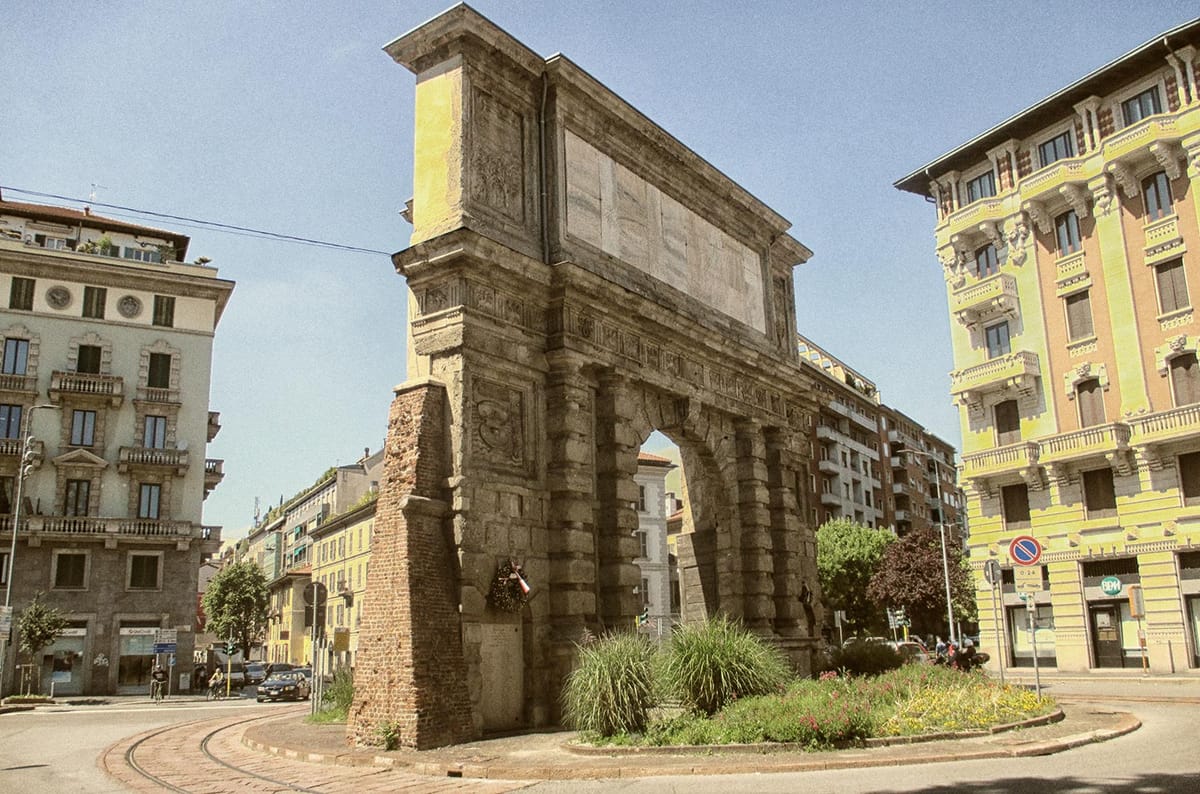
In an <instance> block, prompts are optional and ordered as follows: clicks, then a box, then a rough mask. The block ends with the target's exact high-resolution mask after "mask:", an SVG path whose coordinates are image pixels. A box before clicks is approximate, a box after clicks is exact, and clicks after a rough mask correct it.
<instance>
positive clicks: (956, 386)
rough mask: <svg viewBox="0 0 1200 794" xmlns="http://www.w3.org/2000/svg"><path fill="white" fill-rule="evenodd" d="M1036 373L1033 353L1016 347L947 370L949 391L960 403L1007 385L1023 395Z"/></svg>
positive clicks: (1036, 356) (1031, 386)
mask: <svg viewBox="0 0 1200 794" xmlns="http://www.w3.org/2000/svg"><path fill="white" fill-rule="evenodd" d="M1039 372H1040V369H1039V364H1038V355H1037V353H1034V352H1031V351H1028V350H1018V351H1017V352H1015V353H1008V354H1007V355H1003V356H998V357H996V358H993V359H990V360H988V361H985V362H983V363H982V364H977V365H975V366H973V367H967V368H966V369H960V370H956V371H955V372H952V373H950V379H951V383H950V394H951V395H952V396H953V397H954V398H955V399H956V400H958V401H959V402H960V403H973V402H977V401H978V400H979V398H980V396H981V395H983V394H986V393H989V392H994V391H1001V390H1003V389H1009V388H1012V389H1016V390H1017V391H1019V392H1021V393H1022V394H1026V393H1029V392H1031V391H1032V390H1033V388H1034V387H1035V386H1036V384H1037V378H1038V374H1039Z"/></svg>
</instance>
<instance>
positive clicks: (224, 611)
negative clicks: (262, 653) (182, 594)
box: [204, 560, 269, 657]
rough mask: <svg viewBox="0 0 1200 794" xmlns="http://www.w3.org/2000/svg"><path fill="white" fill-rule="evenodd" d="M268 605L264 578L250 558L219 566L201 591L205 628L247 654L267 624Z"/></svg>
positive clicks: (265, 579)
mask: <svg viewBox="0 0 1200 794" xmlns="http://www.w3.org/2000/svg"><path fill="white" fill-rule="evenodd" d="M268 606H269V594H268V593H267V577H266V575H265V574H264V573H263V570H262V568H260V567H259V566H258V565H256V564H255V563H254V562H252V561H250V560H242V561H241V562H238V563H234V564H233V565H230V566H228V567H227V568H222V569H221V570H220V571H218V572H217V575H216V576H214V577H213V578H212V581H210V582H209V583H208V590H206V591H205V593H204V614H205V615H206V616H207V617H208V624H207V627H208V629H209V631H211V632H213V633H214V634H216V635H217V636H218V637H220V638H222V639H226V638H232V639H233V640H234V641H235V642H236V643H237V644H238V645H240V646H241V648H242V654H243V655H244V656H247V657H248V656H249V655H250V643H251V642H253V641H254V638H255V637H257V636H258V634H259V632H261V631H262V630H263V628H264V627H265V626H266V625H267V608H268Z"/></svg>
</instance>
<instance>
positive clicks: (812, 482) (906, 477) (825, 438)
mask: <svg viewBox="0 0 1200 794" xmlns="http://www.w3.org/2000/svg"><path fill="white" fill-rule="evenodd" d="M797 344H798V346H799V350H800V360H801V363H802V364H803V365H805V366H811V367H813V368H814V369H816V370H818V371H819V372H821V373H822V374H823V375H824V376H825V377H824V378H820V379H818V380H817V382H816V384H815V387H814V390H815V392H816V396H817V399H818V403H819V409H818V413H817V418H816V421H815V423H814V427H813V438H812V446H813V454H812V459H813V460H814V461H815V470H813V471H810V472H809V488H810V490H811V492H812V494H813V497H814V498H813V501H812V504H813V507H812V508H811V509H812V510H813V512H814V515H812V516H810V520H811V521H812V522H813V524H814V525H820V524H823V523H825V522H826V521H829V520H830V519H834V518H848V519H850V520H852V521H855V522H857V523H859V524H863V525H864V526H869V527H890V528H892V529H893V530H895V531H896V533H897V534H900V535H903V534H905V533H906V532H908V531H910V530H912V529H913V528H920V527H925V526H932V525H934V524H938V523H942V522H944V523H945V524H947V525H950V524H955V525H959V524H961V522H960V520H959V518H960V517H959V507H960V505H961V492H960V491H959V489H958V486H957V481H956V474H955V463H954V447H952V446H951V445H949V444H947V443H946V442H944V441H942V440H941V439H939V438H938V437H937V436H935V435H933V434H932V433H930V432H928V431H927V430H925V428H924V427H922V426H921V425H920V424H918V423H917V422H915V421H914V420H912V419H910V418H909V417H907V416H905V415H904V414H902V413H900V412H899V411H896V410H894V409H892V408H889V407H888V406H886V405H884V404H883V403H881V402H880V399H879V390H878V389H877V388H876V386H875V384H874V383H873V382H872V381H870V380H869V379H867V378H866V377H865V376H864V375H862V374H861V373H859V372H856V371H855V370H853V369H851V368H850V367H849V366H847V365H846V364H845V363H844V362H842V361H840V360H839V359H837V358H835V357H834V356H833V355H831V354H830V353H829V352H828V351H826V350H824V349H823V348H821V347H819V346H818V345H817V344H816V343H814V342H813V341H812V340H811V339H808V338H806V337H804V336H798V342H797ZM960 531H961V530H960Z"/></svg>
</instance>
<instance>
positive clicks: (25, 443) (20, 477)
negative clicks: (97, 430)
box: [0, 404, 58, 692]
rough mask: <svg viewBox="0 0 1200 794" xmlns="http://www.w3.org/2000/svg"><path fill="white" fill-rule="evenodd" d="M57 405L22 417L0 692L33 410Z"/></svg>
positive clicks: (0, 649)
mask: <svg viewBox="0 0 1200 794" xmlns="http://www.w3.org/2000/svg"><path fill="white" fill-rule="evenodd" d="M57 407H58V406H57V405H49V404H44V405H33V406H30V408H29V411H28V413H26V414H25V417H24V423H23V424H24V429H23V431H22V432H21V456H20V458H19V459H18V461H17V488H16V504H15V505H14V506H13V512H12V544H11V546H10V547H9V551H8V571H7V573H8V576H7V577H6V578H5V586H4V616H5V618H7V620H8V623H9V629H8V631H4V632H0V692H3V690H4V668H5V666H6V665H5V662H6V661H7V660H8V635H9V634H10V633H11V632H12V586H13V574H14V572H15V571H16V560H17V532H18V530H19V529H20V527H21V503H22V502H23V501H24V499H25V494H24V490H25V476H26V475H27V474H29V472H30V470H31V469H32V468H33V430H32V428H33V412H34V411H39V410H41V409H43V408H57Z"/></svg>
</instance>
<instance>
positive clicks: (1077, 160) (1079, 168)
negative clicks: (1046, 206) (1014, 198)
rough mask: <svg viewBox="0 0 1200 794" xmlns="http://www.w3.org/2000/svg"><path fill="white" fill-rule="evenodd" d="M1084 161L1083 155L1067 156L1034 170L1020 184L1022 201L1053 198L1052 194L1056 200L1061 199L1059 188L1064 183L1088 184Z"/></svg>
mask: <svg viewBox="0 0 1200 794" xmlns="http://www.w3.org/2000/svg"><path fill="white" fill-rule="evenodd" d="M1084 161H1085V158H1083V157H1073V158H1067V159H1064V160H1058V161H1057V162H1053V163H1051V164H1050V165H1048V166H1046V167H1045V168H1041V169H1038V170H1037V171H1034V172H1033V173H1032V174H1030V175H1029V176H1027V177H1025V178H1024V179H1022V180H1021V182H1020V184H1019V185H1018V188H1019V189H1020V191H1021V199H1022V201H1038V200H1046V199H1049V198H1051V195H1053V197H1054V200H1059V199H1058V197H1059V196H1060V193H1059V188H1061V187H1063V186H1064V185H1072V184H1074V185H1083V184H1086V183H1087V173H1086V169H1085V168H1084Z"/></svg>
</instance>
